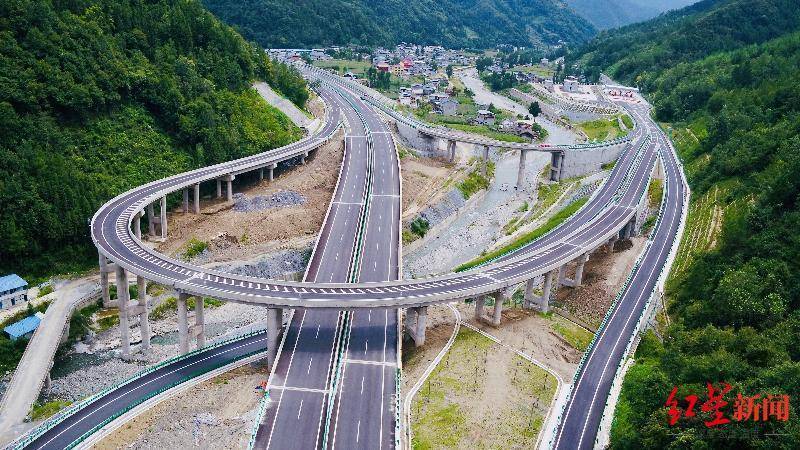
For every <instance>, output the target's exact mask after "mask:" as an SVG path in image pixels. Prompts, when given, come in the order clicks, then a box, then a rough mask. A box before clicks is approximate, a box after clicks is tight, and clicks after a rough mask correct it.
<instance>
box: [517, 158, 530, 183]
mask: <svg viewBox="0 0 800 450" xmlns="http://www.w3.org/2000/svg"><path fill="white" fill-rule="evenodd" d="M527 153H528V152H526V151H525V150H520V151H519V169H518V170H517V190H522V184H523V183H524V182H525V157H526V156H527Z"/></svg>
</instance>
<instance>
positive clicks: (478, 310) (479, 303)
mask: <svg viewBox="0 0 800 450" xmlns="http://www.w3.org/2000/svg"><path fill="white" fill-rule="evenodd" d="M485 305H486V297H484V296H480V297H478V298H476V299H475V320H477V321H479V322H480V320H481V319H482V318H483V307H484V306H485Z"/></svg>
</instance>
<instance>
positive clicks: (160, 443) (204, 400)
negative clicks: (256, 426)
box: [94, 364, 269, 449]
mask: <svg viewBox="0 0 800 450" xmlns="http://www.w3.org/2000/svg"><path fill="white" fill-rule="evenodd" d="M268 375H269V374H268V372H267V370H266V366H264V365H260V364H247V365H245V366H242V367H240V368H238V369H235V370H232V371H230V372H227V373H224V374H222V375H219V376H217V377H215V378H212V379H210V380H208V381H206V382H204V383H201V384H199V385H197V386H194V387H192V388H189V389H188V390H186V391H184V392H182V393H180V394H178V395H176V396H175V397H172V398H170V399H168V400H165V401H163V402H161V403H159V404H158V405H156V406H155V407H153V408H150V409H149V410H147V411H145V412H144V413H142V414H140V415H139V416H137V417H135V418H134V419H133V420H131V421H129V422H128V423H126V424H125V425H123V426H122V427H121V428H119V429H117V430H116V431H114V432H113V433H111V434H110V435H108V436H106V437H105V438H104V439H103V440H102V441H100V442H99V443H98V444H97V445H95V446H94V448H96V449H121V448H133V449H150V448H191V447H200V448H218V449H241V448H246V447H247V444H248V442H249V440H250V432H251V431H252V425H253V420H254V418H255V415H256V414H257V409H258V404H259V401H260V400H261V391H260V390H256V389H255V387H256V386H258V385H259V383H260V382H261V381H263V380H264V379H265V378H266V377H267V376H268Z"/></svg>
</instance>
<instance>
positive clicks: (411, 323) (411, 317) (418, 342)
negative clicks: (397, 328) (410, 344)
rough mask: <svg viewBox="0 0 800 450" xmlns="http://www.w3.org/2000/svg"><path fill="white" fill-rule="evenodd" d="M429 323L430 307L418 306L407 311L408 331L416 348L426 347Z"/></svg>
mask: <svg viewBox="0 0 800 450" xmlns="http://www.w3.org/2000/svg"><path fill="white" fill-rule="evenodd" d="M427 321H428V307H427V306H417V307H414V308H408V309H406V331H407V332H408V334H409V336H411V339H413V340H414V346H415V347H422V346H423V345H425V328H426V323H427Z"/></svg>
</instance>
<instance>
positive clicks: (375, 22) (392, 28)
mask: <svg viewBox="0 0 800 450" xmlns="http://www.w3.org/2000/svg"><path fill="white" fill-rule="evenodd" d="M204 2H205V4H206V6H208V8H209V9H210V10H211V11H212V12H213V13H214V14H216V15H217V16H218V17H219V18H221V19H222V20H224V21H225V22H227V23H229V24H231V25H234V26H236V27H237V28H238V29H239V30H240V32H241V33H242V34H243V35H244V36H246V37H248V38H249V39H253V40H255V41H256V42H258V43H259V44H261V45H263V46H264V47H269V48H304V47H317V46H330V45H345V44H361V45H368V46H375V45H384V46H387V45H394V44H398V43H400V42H413V43H416V44H437V45H443V46H446V47H450V48H466V47H471V48H491V47H494V46H497V45H500V44H509V45H515V46H534V45H539V44H555V43H557V42H558V41H559V40H563V41H565V42H567V43H570V44H576V43H579V42H585V41H586V40H587V39H589V38H590V37H591V36H593V35H594V33H595V29H594V27H593V26H592V25H590V24H589V23H588V22H587V21H586V20H584V19H583V18H581V17H580V16H578V15H577V13H575V12H574V11H573V10H572V9H570V8H568V7H567V6H566V5H565V4H563V3H561V2H560V1H558V0H526V1H520V0H497V1H492V2H485V1H481V2H476V1H473V0H406V1H399V0H387V1H368V0H301V1H294V0H241V1H240V0H204Z"/></svg>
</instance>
